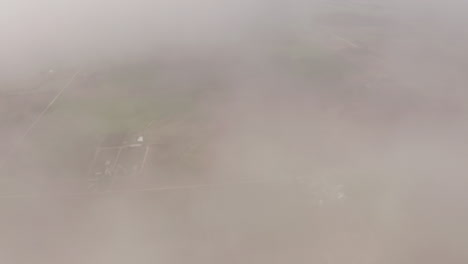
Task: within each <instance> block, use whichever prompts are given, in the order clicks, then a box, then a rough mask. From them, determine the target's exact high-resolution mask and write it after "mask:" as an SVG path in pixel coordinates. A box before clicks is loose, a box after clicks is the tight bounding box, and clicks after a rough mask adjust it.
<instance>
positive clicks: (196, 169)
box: [0, 3, 461, 264]
mask: <svg viewBox="0 0 468 264" xmlns="http://www.w3.org/2000/svg"><path fill="white" fill-rule="evenodd" d="M321 11H323V12H322V13H319V14H316V16H315V17H314V19H312V20H311V22H310V23H311V24H310V27H311V29H310V32H312V33H311V35H310V38H307V39H299V38H297V39H296V38H294V37H292V38H291V39H288V40H286V41H282V42H278V43H276V42H275V43H273V44H271V43H270V44H271V45H270V46H268V48H267V50H266V51H265V50H264V51H262V52H264V53H266V54H268V62H267V63H266V62H260V63H257V64H255V63H250V61H249V63H246V62H245V61H244V59H245V58H244V57H242V55H241V54H239V56H237V57H236V58H224V57H217V56H213V57H205V58H183V59H180V58H177V59H173V58H161V57H158V58H154V59H148V60H144V61H139V62H136V63H129V64H126V63H122V64H119V65H99V67H93V68H91V67H89V68H87V67H86V66H84V67H83V66H82V67H77V68H76V69H73V70H63V71H61V70H60V69H55V71H54V72H53V73H49V75H46V76H44V75H41V76H39V77H37V78H36V79H34V80H31V81H29V82H26V83H28V85H29V84H30V83H35V84H34V85H33V86H34V87H35V88H34V90H31V89H27V88H25V89H22V90H21V91H22V92H21V93H14V94H12V93H11V90H13V89H11V90H8V89H7V90H6V91H3V90H2V92H1V94H0V100H1V103H0V110H1V111H0V114H1V115H0V118H1V119H0V128H1V135H2V139H1V141H0V143H1V146H2V149H3V148H4V149H7V151H6V152H1V153H2V154H4V153H7V155H4V156H2V157H0V162H2V163H1V167H0V172H1V187H0V191H1V192H0V207H1V208H2V209H1V212H2V217H1V219H0V227H1V228H2V230H0V233H2V238H0V261H1V260H2V258H4V259H6V260H9V259H15V260H17V261H16V262H15V263H27V260H30V259H31V258H34V259H36V260H37V261H38V263H129V262H135V263H156V262H161V263H285V262H291V263H341V262H346V263H360V264H362V263H392V262H387V261H388V259H391V258H388V255H386V254H389V253H388V252H390V250H389V249H388V248H387V247H389V243H391V241H399V240H401V239H402V238H403V239H404V238H405V236H404V235H401V234H400V233H399V232H393V231H394V228H398V227H400V226H399V223H400V222H399V221H402V222H403V220H401V218H399V216H398V213H401V212H402V211H404V209H402V208H404V206H403V205H402V203H403V202H402V201H401V200H399V199H400V198H401V197H402V196H399V197H400V198H399V199H395V196H397V195H396V194H395V193H398V192H401V193H405V192H406V191H407V189H406V188H409V187H408V186H409V185H411V184H407V183H402V182H403V181H401V178H403V177H405V176H406V175H407V173H408V172H407V168H408V167H405V166H407V164H406V163H405V157H403V156H401V153H399V152H398V148H399V147H400V148H401V147H402V145H405V148H404V149H405V150H408V151H407V152H405V153H408V154H406V155H412V154H414V155H415V156H416V155H421V153H419V152H417V151H415V152H414V153H413V152H411V151H412V150H414V149H411V146H412V145H411V144H413V142H417V140H421V142H423V143H421V144H422V145H425V144H426V143H425V142H426V141H424V137H418V136H417V135H413V136H412V137H411V139H409V140H408V141H401V142H400V141H398V142H397V141H395V138H399V136H401V133H409V134H411V133H410V132H407V131H412V128H413V127H412V126H411V124H413V125H414V122H415V120H417V121H418V122H422V123H424V122H425V124H429V123H431V122H433V121H434V120H436V119H437V122H439V119H440V120H447V118H448V117H449V116H450V117H452V118H453V117H454V116H456V115H457V113H459V112H460V111H461V110H460V109H459V108H457V107H456V106H454V104H453V103H452V101H450V98H448V99H446V100H434V98H426V97H421V96H419V95H420V94H418V93H417V92H414V91H410V92H408V89H402V88H401V87H404V86H405V85H407V84H406V83H404V82H402V81H401V78H400V77H401V75H398V71H392V69H393V70H394V68H392V67H389V65H391V63H389V61H390V62H391V61H392V56H397V57H398V56H400V57H403V56H401V54H400V55H399V54H398V52H396V51H395V53H391V52H390V54H391V55H388V54H389V53H388V52H387V49H388V47H386V46H385V43H394V42H397V41H402V40H404V37H405V36H406V35H405V33H404V32H403V33H399V32H400V31H396V32H395V31H392V30H390V29H389V28H392V29H393V28H395V24H393V23H395V21H393V20H392V19H391V16H389V15H388V13H389V11H388V10H387V9H383V8H382V7H379V6H375V5H365V4H364V5H363V4H360V5H352V4H345V3H335V4H330V5H328V6H327V8H322V9H321ZM317 25H320V26H317ZM399 30H401V29H399ZM258 41H259V42H260V43H261V41H262V40H258ZM36 83H37V85H36ZM68 83H70V85H69V86H67V84H68ZM388 87H391V89H389V88H388ZM63 88H66V89H64V90H63V93H62V94H60V97H59V98H58V99H57V100H56V101H51V100H52V99H53V98H54V96H56V95H57V94H58V93H59V92H60V91H61V90H62V89H63ZM14 90H15V91H18V88H15V89H14ZM440 98H441V97H437V99H440ZM51 102H53V104H52V105H50V103H51ZM49 105H50V107H49ZM397 105H398V106H397ZM449 105H451V106H453V107H451V108H450V107H447V106H449ZM45 110H46V111H45ZM422 123H418V126H419V127H421V126H424V124H422ZM402 127H404V129H407V130H404V129H403V128H402ZM428 127H430V126H428ZM438 131H439V132H440V133H444V132H443V131H442V130H438ZM405 135H406V134H405ZM139 137H142V138H143V141H138V140H137V139H138V138H139ZM431 139H432V138H431ZM428 141H430V140H428ZM397 144H401V145H397ZM430 146H432V145H430ZM395 149H396V150H395ZM382 150H385V151H382ZM388 160H392V161H395V160H397V164H396V165H395V164H392V165H391V166H390V165H389V164H388V163H387V161H388ZM389 175H390V176H391V177H390V176H389ZM412 184H414V183H412ZM395 190H397V191H395ZM402 200H403V199H402ZM401 225H404V224H401ZM395 226H397V227H395ZM408 226H410V225H409V224H407V225H405V227H408ZM5 227H11V228H5ZM389 241H390V242H389ZM406 242H407V241H406ZM407 243H409V244H411V242H407ZM391 245H392V247H393V246H394V244H391ZM411 246H412V247H416V246H415V244H411ZM392 250H395V252H398V254H400V255H405V250H404V249H401V248H398V247H397V249H394V248H392ZM395 254H396V253H395ZM52 256H53V257H52ZM70 256H79V257H77V258H76V259H74V260H70ZM398 260H401V259H398ZM400 263H402V262H400Z"/></svg>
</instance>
